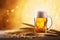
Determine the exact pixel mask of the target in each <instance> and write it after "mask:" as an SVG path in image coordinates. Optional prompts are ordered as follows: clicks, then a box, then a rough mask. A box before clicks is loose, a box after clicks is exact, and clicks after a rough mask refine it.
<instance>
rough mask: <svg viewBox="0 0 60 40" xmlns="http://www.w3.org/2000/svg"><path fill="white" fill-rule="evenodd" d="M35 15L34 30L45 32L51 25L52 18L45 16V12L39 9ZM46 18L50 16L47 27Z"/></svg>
mask: <svg viewBox="0 0 60 40" xmlns="http://www.w3.org/2000/svg"><path fill="white" fill-rule="evenodd" d="M35 16H36V17H35V19H34V20H35V26H36V27H35V30H36V32H37V33H45V32H47V30H48V29H49V28H50V27H51V25H52V18H51V17H49V16H47V14H45V13H44V12H42V11H39V12H38V13H37V15H35ZM48 18H50V22H51V24H50V26H49V28H48V27H47V23H48V21H49V20H48Z"/></svg>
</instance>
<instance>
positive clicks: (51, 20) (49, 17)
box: [47, 16, 52, 31]
mask: <svg viewBox="0 0 60 40" xmlns="http://www.w3.org/2000/svg"><path fill="white" fill-rule="evenodd" d="M49 18H50V26H49V28H47V31H49V29H50V28H51V26H52V17H51V16H48V17H47V19H48V20H47V22H48V21H49ZM48 24H49V23H48Z"/></svg>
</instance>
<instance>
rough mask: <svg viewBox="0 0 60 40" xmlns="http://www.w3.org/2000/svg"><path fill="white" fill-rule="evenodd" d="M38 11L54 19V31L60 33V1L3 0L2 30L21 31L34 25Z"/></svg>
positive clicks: (1, 2) (0, 3) (0, 27)
mask: <svg viewBox="0 0 60 40" xmlns="http://www.w3.org/2000/svg"><path fill="white" fill-rule="evenodd" d="M37 10H43V11H45V12H46V13H47V14H48V16H51V17H52V21H53V23H52V27H51V28H52V29H56V30H59V31H60V0H5V1H4V0H1V1H0V29H19V28H23V27H29V26H26V25H23V24H22V23H23V22H24V23H28V24H32V25H34V14H35V11H37Z"/></svg>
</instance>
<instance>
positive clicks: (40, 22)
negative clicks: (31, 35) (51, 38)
mask: <svg viewBox="0 0 60 40" xmlns="http://www.w3.org/2000/svg"><path fill="white" fill-rule="evenodd" d="M46 23H47V18H36V24H35V25H36V32H38V33H44V32H45V31H46Z"/></svg>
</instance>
